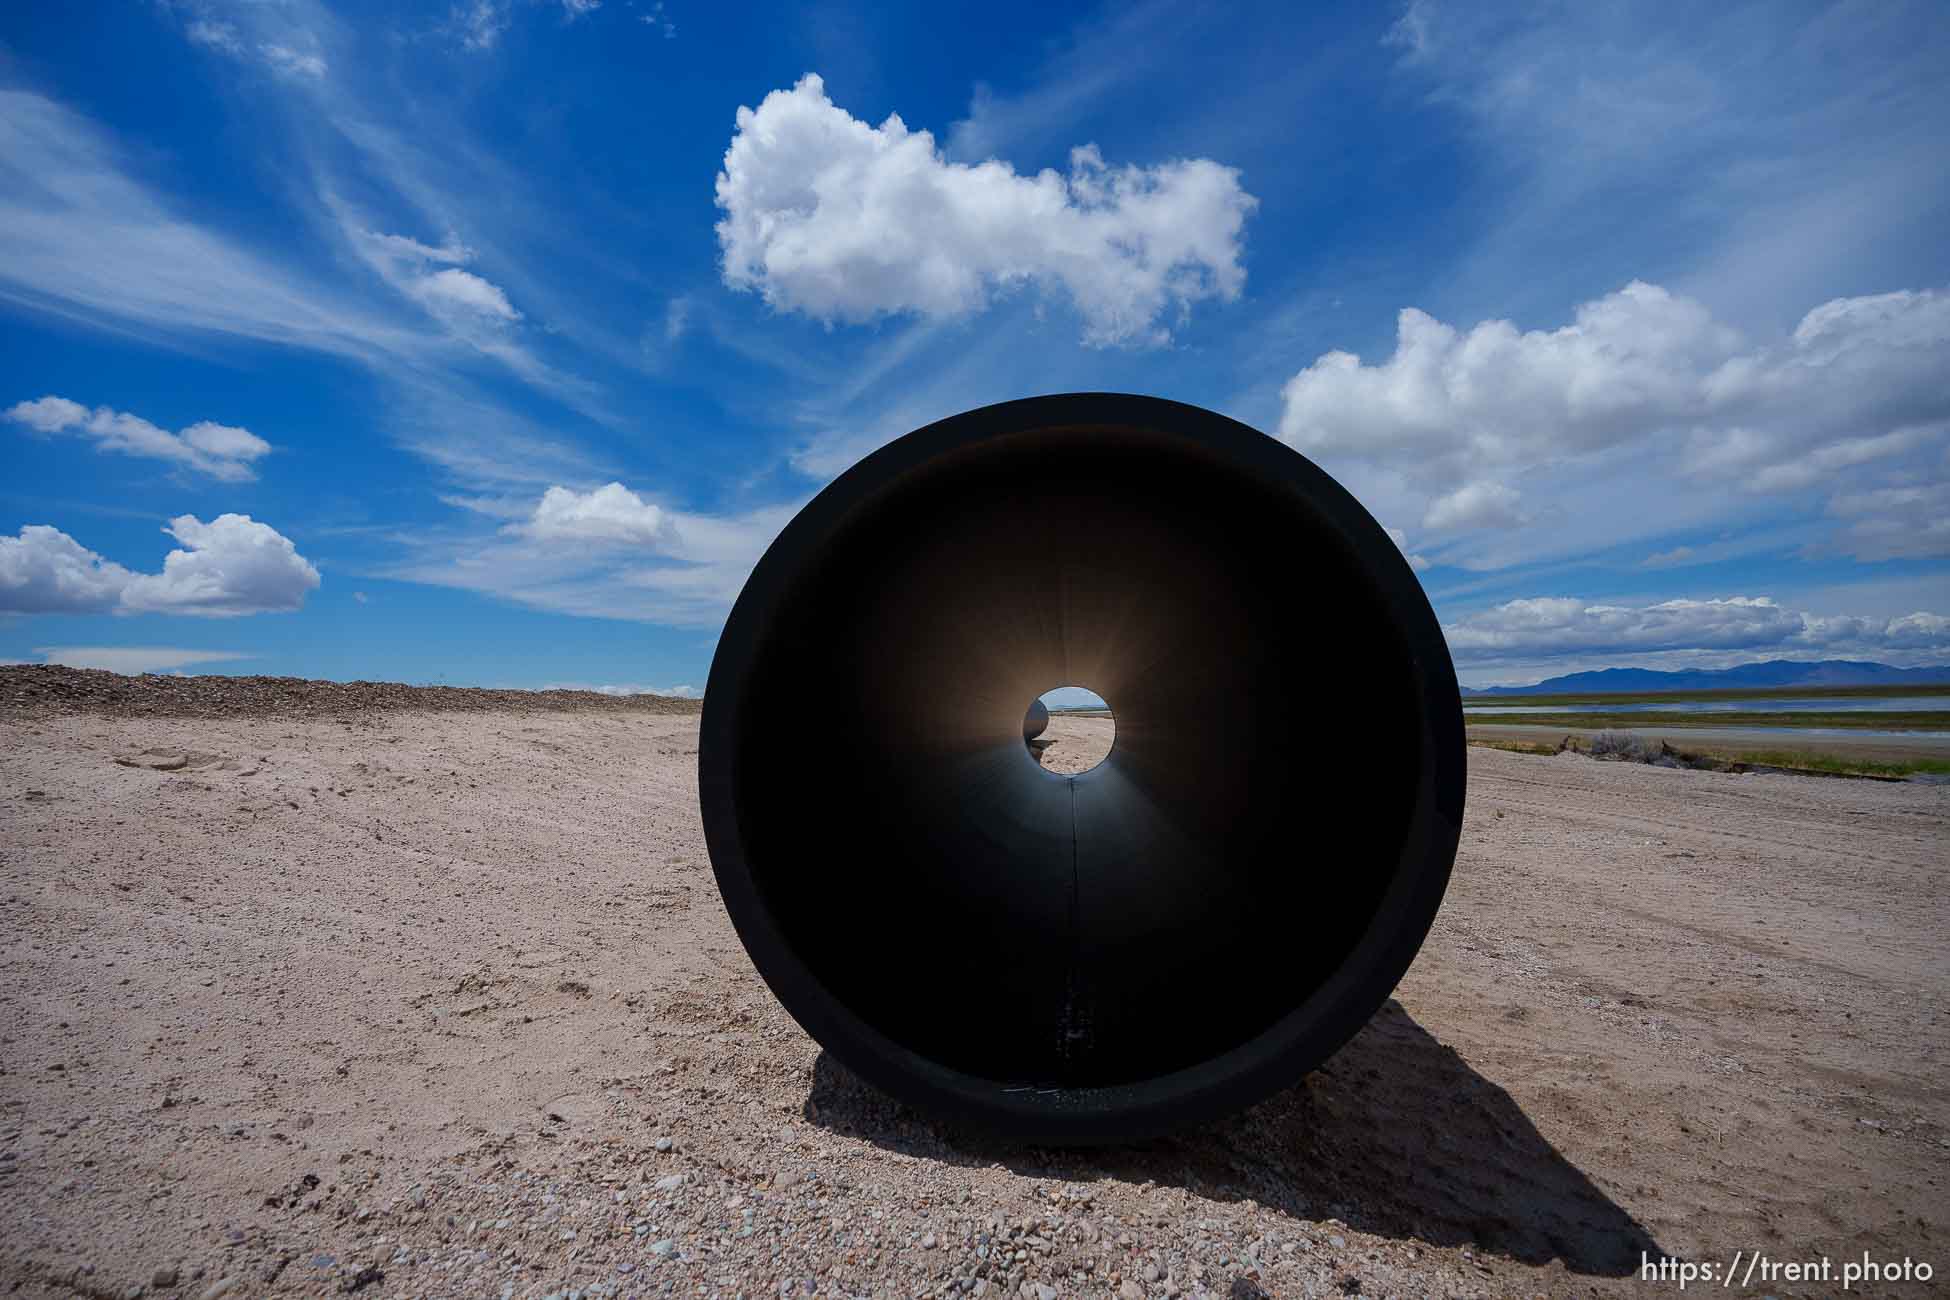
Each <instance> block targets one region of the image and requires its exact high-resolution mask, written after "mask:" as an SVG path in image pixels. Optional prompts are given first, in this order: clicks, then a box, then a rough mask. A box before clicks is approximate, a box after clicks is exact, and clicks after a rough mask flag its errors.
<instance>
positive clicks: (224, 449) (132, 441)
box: [6, 396, 271, 483]
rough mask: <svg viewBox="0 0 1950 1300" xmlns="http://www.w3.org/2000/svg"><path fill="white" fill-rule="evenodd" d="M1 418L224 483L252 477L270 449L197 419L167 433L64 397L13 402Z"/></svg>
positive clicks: (250, 436) (242, 432)
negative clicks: (87, 440) (172, 464)
mask: <svg viewBox="0 0 1950 1300" xmlns="http://www.w3.org/2000/svg"><path fill="white" fill-rule="evenodd" d="M6 417H7V419H9V420H11V421H13V422H14V423H15V424H21V425H25V426H26V427H28V428H30V429H32V430H34V431H35V432H37V433H49V434H52V433H69V434H75V435H77V436H80V437H84V438H90V439H93V440H94V443H95V445H96V446H97V447H99V448H100V449H101V450H103V451H119V452H123V453H126V454H128V455H131V456H149V457H153V458H155V459H157V460H167V461H174V462H176V463H177V464H179V465H183V466H186V467H188V468H190V469H193V470H195V471H196V472H197V473H199V474H208V475H209V476H210V477H211V478H215V479H221V480H223V481H225V482H229V483H234V482H239V481H241V480H244V479H250V478H255V477H256V474H255V473H254V472H253V471H252V469H251V462H253V461H255V460H257V459H258V458H259V457H262V456H265V455H268V454H269V453H270V451H271V444H270V443H268V442H266V441H264V439H262V438H260V437H258V436H257V435H256V434H254V433H252V432H251V431H250V430H249V429H245V428H241V427H239V426H236V425H229V424H218V423H216V422H215V421H212V420H199V421H197V422H196V423H195V424H192V425H190V426H188V427H187V428H185V429H183V430H181V431H180V432H178V433H171V432H169V431H168V430H167V429H163V428H159V427H158V426H156V425H154V424H151V423H150V422H149V421H147V420H145V419H142V418H141V417H140V416H135V415H129V414H127V413H125V412H122V411H114V410H111V409H109V408H108V407H106V406H98V407H96V408H95V409H94V410H92V411H91V410H89V409H88V408H87V407H85V406H83V405H82V404H81V403H79V402H74V401H70V400H68V399H67V398H65V397H53V396H49V397H42V398H38V399H36V400H34V401H31V402H16V403H14V404H13V405H12V406H11V407H9V408H7V411H6Z"/></svg>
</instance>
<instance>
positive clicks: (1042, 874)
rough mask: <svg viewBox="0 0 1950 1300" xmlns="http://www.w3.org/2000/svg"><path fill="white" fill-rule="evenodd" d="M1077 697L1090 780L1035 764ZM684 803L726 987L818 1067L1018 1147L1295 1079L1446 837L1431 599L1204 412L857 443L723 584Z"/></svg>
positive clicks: (1091, 413) (1000, 421) (1414, 932)
mask: <svg viewBox="0 0 1950 1300" xmlns="http://www.w3.org/2000/svg"><path fill="white" fill-rule="evenodd" d="M1059 685H1078V686H1085V687H1089V688H1090V689H1092V690H1094V691H1096V692H1097V693H1098V694H1099V695H1101V696H1103V698H1104V699H1105V701H1106V702H1107V703H1108V704H1109V705H1110V707H1111V709H1112V711H1113V712H1114V714H1115V717H1116V743H1115V746H1114V748H1113V749H1112V751H1111V754H1110V756H1109V758H1107V759H1106V760H1105V761H1104V762H1103V763H1101V764H1100V765H1099V766H1097V767H1096V768H1094V769H1093V770H1092V771H1090V772H1088V773H1086V774H1084V775H1081V776H1076V777H1066V776H1061V775H1058V774H1056V773H1052V772H1049V771H1046V770H1045V769H1043V768H1042V767H1041V766H1039V765H1038V763H1037V762H1036V760H1035V758H1034V757H1032V756H1031V754H1030V753H1029V752H1028V749H1027V748H1026V746H1025V744H1024V730H1025V717H1024V714H1025V710H1026V709H1027V708H1028V707H1029V705H1030V703H1031V701H1033V700H1035V699H1036V698H1037V697H1038V696H1039V695H1041V694H1042V693H1043V692H1045V691H1047V690H1049V689H1050V688H1052V687H1055V686H1059ZM698 766H699V790H700V795H701V798H702V803H703V812H704V825H705V832H706V837H707V840H708V843H709V846H710V852H711V860H712V863H713V865H714V867H715V869H716V872H717V878H718V884H719V887H720V889H721V891H722V893H723V895H724V900H725V904H726V907H727V908H728V909H729V911H730V913H731V918H732V921H733V922H734V924H735V925H736V926H737V929H738V933H739V935H740V937H741V938H742V939H743V940H744V943H745V946H746V948H747V949H748V950H749V951H750V953H751V956H752V959H753V961H754V962H755V963H756V964H757V967H758V969H759V972H760V973H761V974H762V975H763V976H764V977H765V979H766V981H767V982H768V983H769V984H770V985H771V986H772V988H773V990H774V991H775V992H776V993H777V994H778V997H779V1000H780V1001H781V1002H783V1003H784V1004H785V1006H786V1009H787V1010H788V1011H790V1012H791V1013H792V1014H793V1015H794V1016H795V1017H796V1018H797V1019H798V1020H799V1022H800V1024H802V1025H804V1026H805V1028H806V1029H807V1031H808V1032H810V1033H811V1034H812V1035H813V1036H814V1037H815V1038H817V1039H818V1040H819V1041H820V1042H821V1043H822V1044H823V1045H825V1047H826V1048H827V1049H829V1050H830V1051H831V1052H832V1053H833V1054H834V1056H835V1057H837V1058H838V1059H839V1060H840V1061H842V1062H843V1063H844V1064H846V1065H847V1066H848V1067H850V1068H851V1069H852V1070H853V1071H855V1072H856V1073H857V1074H859V1075H861V1076H862V1077H864V1078H866V1079H868V1080H869V1081H871V1082H873V1083H875V1084H877V1085H878V1086H880V1087H881V1088H883V1089H884V1090H886V1091H887V1092H890V1093H892V1094H894V1095H896V1096H899V1097H902V1098H905V1099H907V1100H909V1101H911V1102H913V1103H915V1104H918V1105H920V1106H922V1107H925V1108H927V1109H930V1110H933V1111H936V1112H938V1113H942V1114H945V1115H948V1116H950V1117H955V1118H959V1119H962V1120H965V1121H971V1122H974V1123H976V1124H978V1125H980V1126H983V1127H986V1128H989V1129H993V1130H1000V1131H1003V1132H1005V1133H1008V1134H1012V1135H1014V1136H1017V1137H1021V1138H1025V1139H1031V1140H1037V1141H1057V1142H1087V1141H1110V1140H1121V1139H1128V1138H1136V1137H1141V1136H1145V1135H1148V1134H1153V1133H1157V1132H1160V1131H1163V1130H1166V1129H1170V1128H1174V1127H1178V1126H1181V1125H1185V1124H1189V1123H1194V1122H1198V1121H1202V1120H1205V1119H1209V1118H1213V1117H1216V1116H1218V1115H1220V1114H1222V1113H1224V1112H1226V1111H1229V1110H1232V1109H1234V1108H1237V1107H1241V1106H1245V1105H1249V1104H1251V1103H1252V1102H1254V1101H1257V1100H1260V1099H1261V1098H1263V1097H1265V1096H1267V1095H1269V1094H1270V1093H1272V1092H1274V1091H1276V1090H1278V1089H1280V1088H1282V1087H1285V1086H1287V1085H1289V1084H1291V1083H1293V1082H1295V1081H1296V1080H1297V1079H1298V1078H1299V1077H1300V1076H1301V1075H1302V1074H1304V1073H1305V1072H1306V1071H1308V1070H1310V1069H1312V1068H1313V1067H1314V1066H1315V1065H1317V1064H1319V1063H1320V1062H1321V1061H1322V1060H1324V1059H1325V1058H1326V1057H1327V1056H1328V1055H1330V1054H1331V1053H1332V1052H1334V1051H1335V1050H1336V1049H1337V1048H1339V1047H1340V1046H1341V1045H1342V1044H1343V1043H1344V1042H1346V1041H1347V1039H1348V1038H1350V1037H1351V1036H1353V1034H1354V1033H1355V1032H1356V1031H1357V1030H1358V1029H1359V1028H1360V1027H1361V1025H1362V1024H1364V1023H1365V1022H1366V1021H1367V1020H1368V1018H1369V1017H1370V1016H1372V1015H1373V1014H1374V1012H1375V1011H1376V1010H1377V1009H1378V1008H1379V1007H1380V1006H1381V1004H1382V1003H1383V1001H1384V1000H1385V999H1386V998H1387V996H1388V994H1389V993H1390V991H1391V990H1392V989H1393V988H1394V987H1395V984H1396V983H1397V982H1398V981H1399V980H1400V978H1401V976H1402V974H1403V972H1404V971H1405V970H1407V968H1408V965H1409V962H1410V961H1411V960H1412V959H1413V958H1414V955H1415V952H1416V950H1417V948H1418V947H1419V946H1420V945H1421V942H1422V939H1423V937H1424V936H1425V935H1426V934H1427V933H1428V929H1429V925H1430V923H1431V922H1432V920H1433V919H1434V916H1435V911H1436V907H1437V905H1438V904H1439V903H1440V901H1441V898H1442V893H1443V889H1444V887H1445V885H1446V884H1447V881H1448V878H1449V870H1450V865H1451V863H1452V862H1453V860H1454V857H1455V851H1456V842H1457V836H1458V833H1459V829H1460V826H1461V821H1462V806H1463V729H1462V712H1461V704H1460V700H1459V698H1458V692H1457V688H1456V679H1455V673H1454V669H1453V668H1452V666H1451V664H1450V660H1449V654H1448V650H1447V648H1446V646H1445V644H1444V642H1443V638H1442V633H1441V629H1440V627H1439V625H1438V624H1437V622H1436V619H1435V616H1434V614H1433V612H1432V611H1431V610H1430V608H1429V604H1428V600H1427V598H1426V597H1425V596H1424V595H1423V593H1422V589H1421V586H1420V584H1419V583H1418V582H1417V580H1416V578H1415V576H1414V574H1413V573H1412V572H1411V571H1410V569H1409V567H1408V564H1407V563H1406V561H1405V560H1404V559H1403V557H1402V555H1401V554H1400V552H1399V551H1398V550H1397V548H1396V547H1395V545H1394V544H1393V543H1392V542H1390V541H1389V539H1388V536H1387V534H1386V533H1385V532H1384V531H1383V530H1382V528H1381V527H1380V526H1379V525H1378V524H1377V523H1376V522H1375V521H1374V520H1373V519H1372V518H1371V517H1370V516H1369V515H1368V514H1367V512H1366V511H1364V510H1363V509H1362V508H1361V506H1360V505H1359V504H1358V503H1357V502H1356V501H1355V500H1354V498H1353V497H1351V496H1349V495H1348V493H1347V492H1346V491H1345V490H1343V489H1342V488H1341V487H1340V486H1339V485H1338V484H1336V483H1335V482H1334V481H1333V480H1332V479H1330V478H1329V477H1328V476H1327V475H1326V474H1324V473H1322V472H1321V471H1320V470H1319V469H1317V468H1315V467H1314V465H1312V464H1311V463H1310V462H1308V461H1307V460H1306V459H1305V458H1303V457H1301V456H1300V455H1298V454H1297V453H1295V452H1294V451H1292V450H1290V449H1289V448H1287V447H1285V446H1284V445H1282V444H1280V443H1278V442H1275V441H1274V440H1273V439H1271V438H1268V437H1266V436H1264V435H1263V434H1260V433H1258V432H1256V431H1255V430H1253V429H1250V428H1248V427H1246V426H1245V425H1242V424H1239V423H1237V422H1235V421H1232V420H1229V419H1226V418H1225V417H1223V416H1219V415H1216V414H1213V413H1212V412H1210V411H1205V410H1201V409H1199V408H1197V407H1192V406H1185V405H1182V404H1179V403H1176V402H1167V401H1162V400H1159V399H1155V398H1146V397H1133V396H1126V395H1117V394H1071V395H1066V396H1060V397H1042V398H1033V399H1030V400H1026V401H1020V402H1008V403H1004V404H1002V405H999V406H990V407H985V408H983V409H981V410H976V411H970V412H968V413H966V414H963V415H958V416H955V417H954V418H952V419H948V420H943V421H941V422H940V423H938V424H932V425H929V426H927V427H926V428H923V429H920V430H917V431H916V432H914V433H911V434H908V435H907V436H906V437H904V438H901V439H900V440H898V441H896V442H894V443H891V444H889V445H888V446H886V447H883V448H881V449H880V450H879V451H877V452H875V453H873V454H872V455H870V456H868V457H867V458H866V459H865V460H863V461H861V462H860V463H859V464H858V465H855V466H854V467H853V468H852V469H850V470H848V471H847V472H846V473H845V474H843V475H841V476H840V477H839V478H838V479H836V480H835V481H834V482H833V483H832V484H831V485H829V486H828V487H827V488H826V489H825V490H824V491H822V492H821V493H820V494H819V495H818V496H816V497H815V498H814V499H813V500H812V501H811V502H810V503H809V504H808V505H807V506H806V507H805V509H803V510H802V511H801V512H800V513H799V515H798V516H797V517H796V518H794V519H793V521H792V522H791V524H789V525H788V526H787V527H786V529H785V531H784V532H783V533H781V534H780V535H779V538H778V540H777V541H775V542H774V543H773V544H772V547H771V549H770V550H768V551H767V552H766V554H765V556H764V558H763V559H762V560H761V561H760V562H759V564H758V566H757V568H756V569H755V570H754V571H753V573H752V576H751V578H750V580H749V581H748V582H747V583H746V585H745V589H744V591H743V593H742V594H741V595H740V596H739V598H738V602H737V604H736V606H735V607H734V609H733V610H732V613H731V617H730V619H729V620H728V622H727V623H726V625H725V629H724V634H723V636H722V638H721V640H720V642H719V646H718V651H717V656H716V659H715V660H714V661H713V663H712V666H711V676H710V682H709V686H708V689H707V690H706V693H705V704H704V718H703V733H702V739H701V743H700V747H699V757H698Z"/></svg>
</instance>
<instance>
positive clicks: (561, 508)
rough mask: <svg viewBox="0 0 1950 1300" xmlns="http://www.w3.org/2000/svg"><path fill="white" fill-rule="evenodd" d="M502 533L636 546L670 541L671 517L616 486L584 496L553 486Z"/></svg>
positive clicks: (546, 540) (603, 488)
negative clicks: (525, 516)
mask: <svg viewBox="0 0 1950 1300" xmlns="http://www.w3.org/2000/svg"><path fill="white" fill-rule="evenodd" d="M505 531H510V532H518V533H521V534H524V535H526V536H528V537H532V538H534V539H536V540H537V541H544V542H610V543H621V544H626V545H637V546H658V545H666V544H668V543H670V542H671V541H672V540H674V534H675V529H674V527H673V525H672V523H671V520H670V516H669V515H668V514H666V513H665V512H664V511H663V510H662V509H661V508H660V507H658V506H656V505H653V504H651V503H650V502H648V501H645V500H644V499H643V498H642V497H640V496H638V495H637V494H636V493H634V492H632V491H630V490H629V489H628V488H626V487H624V486H623V485H622V484H621V483H608V484H605V485H604V486H602V487H599V488H596V489H594V490H593V491H589V492H577V491H576V490H574V489H573V488H565V487H552V488H550V489H549V490H548V491H546V492H544V493H542V499H541V500H540V501H538V502H537V503H536V504H535V513H534V514H533V515H532V516H530V517H529V519H528V520H527V521H526V522H525V523H520V524H512V525H510V526H509V527H508V529H506V530H505Z"/></svg>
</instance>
